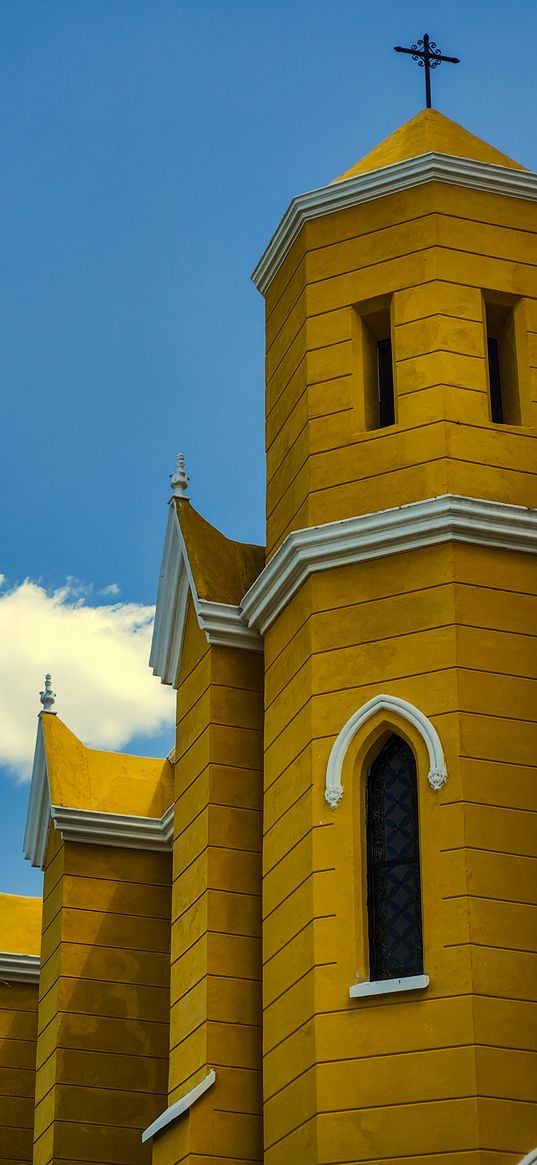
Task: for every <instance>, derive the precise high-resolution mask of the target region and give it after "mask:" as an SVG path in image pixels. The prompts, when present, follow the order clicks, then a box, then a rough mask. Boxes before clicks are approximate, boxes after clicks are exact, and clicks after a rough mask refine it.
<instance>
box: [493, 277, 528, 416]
mask: <svg viewBox="0 0 537 1165" xmlns="http://www.w3.org/2000/svg"><path fill="white" fill-rule="evenodd" d="M489 294H490V295H492V292H490V293H489ZM485 320H486V329H487V355H488V374H489V395H490V419H491V421H493V422H494V424H496V425H502V424H503V425H519V424H520V399H519V383H518V361H517V340H516V327H515V307H514V306H513V304H512V303H510V304H506V303H505V302H504V303H502V302H499V301H497V300H496V298H495V299H494V300H491V301H490V302H489V301H488V300H487V301H486V302H485Z"/></svg>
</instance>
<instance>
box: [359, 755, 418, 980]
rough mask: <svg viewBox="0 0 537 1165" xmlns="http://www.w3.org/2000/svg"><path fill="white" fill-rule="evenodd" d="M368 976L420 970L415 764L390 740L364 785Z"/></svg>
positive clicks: (393, 976) (395, 976)
mask: <svg viewBox="0 0 537 1165" xmlns="http://www.w3.org/2000/svg"><path fill="white" fill-rule="evenodd" d="M366 823H367V905H368V918H369V976H370V979H371V980H379V979H399V978H405V977H407V976H410V975H419V974H421V973H422V971H423V940H422V925H421V887H420V858H419V826H418V790H417V778H416V762H415V760H414V755H413V753H412V750H411V748H409V746H408V744H406V742H405V741H404V740H402V739H401V737H399V736H395V735H394V736H390V738H389V739H388V741H387V743H386V744H385V745H384V747H383V748H382V749H381V751H380V752H379V754H378V756H377V757H376V758H375V760H374V761H373V763H372V765H371V767H370V769H369V772H368V777H367V786H366Z"/></svg>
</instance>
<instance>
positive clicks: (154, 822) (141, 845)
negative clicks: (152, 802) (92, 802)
mask: <svg viewBox="0 0 537 1165" xmlns="http://www.w3.org/2000/svg"><path fill="white" fill-rule="evenodd" d="M50 815H51V818H52V823H53V825H54V828H55V829H57V830H58V831H59V832H60V833H61V836H62V838H63V840H64V841H82V842H86V843H87V844H89V845H112V846H117V847H119V848H120V849H152V850H171V848H172V834H173V806H170V808H169V809H167V810H166V813H164V815H163V816H162V817H136V816H134V814H129V813H96V812H94V811H93V810H91V809H70V808H67V807H65V806H62V805H51V807H50Z"/></svg>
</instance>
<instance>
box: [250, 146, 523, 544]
mask: <svg viewBox="0 0 537 1165" xmlns="http://www.w3.org/2000/svg"><path fill="white" fill-rule="evenodd" d="M431 132H432V131H431ZM301 234H302V235H303V236H304V244H305V246H304V249H303V250H302V252H301V258H300V260H299V267H300V283H297V282H296V281H297V278H298V268H297V270H296V272H295V274H294V275H293V276H292V278H291V279H290V280H289V281H288V282H287V283H286V284H285V286H284V287H283V289H282V290H281V294H280V297H279V298H278V297H277V294H276V289H277V288H279V287H280V286H281V284H277V283H276V281H275V283H274V286H271V287H270V288H269V289H268V292H267V344H268V347H267V549H268V554H269V555H270V554H272V553H273V552H274V550H275V549H276V548H277V546H278V545H279V544H280V543H281V541H282V540H283V539H284V538H285V536H286V534H288V533H289V532H290V531H291V530H293V529H299V528H302V527H304V526H309V525H317V524H319V523H323V522H327V521H333V520H337V519H339V518H345V517H349V516H351V515H353V514H357V513H367V512H371V511H373V510H377V509H383V508H387V507H390V506H396V505H399V504H401V503H404V502H410V501H416V500H418V499H420V498H424V497H430V496H434V495H436V494H440V493H445V492H454V493H459V494H467V495H470V496H479V497H484V498H491V499H494V498H498V499H499V500H505V501H513V502H515V503H517V504H521V505H536V504H537V486H536V481H537V478H536V476H535V471H534V464H535V455H534V452H533V449H534V442H533V437H534V435H535V426H536V423H537V410H536V399H537V387H536V386H537V373H536V372H535V368H536V367H537V342H536V341H535V339H534V337H535V336H536V335H537V330H536V329H537V323H536V319H537V283H536V281H535V275H534V272H535V264H534V262H532V260H531V256H532V254H533V255H535V254H537V243H536V236H535V216H534V210H533V206H532V204H528V203H524V202H523V201H522V200H517V199H514V198H502V197H501V196H499V195H492V194H485V193H483V192H480V191H475V190H465V189H462V188H458V187H454V186H443V185H442V184H440V183H429V184H426V185H424V186H422V187H419V188H417V189H415V190H411V191H402V192H400V193H398V194H394V195H390V196H388V197H385V198H382V199H378V200H376V201H375V202H372V203H370V204H366V205H361V206H357V207H353V208H350V209H348V210H344V211H338V212H336V213H334V214H330V215H324V216H322V217H321V218H320V219H318V220H312V221H310V222H308V223H307V224H306V225H305V227H304V228H303V230H302V232H301ZM288 258H289V256H288ZM295 284H296V286H295ZM491 296H492V299H493V300H494V297H496V298H498V297H499V298H500V299H502V297H503V300H502V302H504V303H505V304H508V305H509V304H510V305H511V308H512V310H513V313H514V319H515V333H514V334H515V338H516V353H517V354H516V360H517V377H518V378H517V387H516V393H517V403H516V409H515V410H514V412H513V415H514V416H516V419H517V424H512V423H510V424H505V425H497V424H494V423H493V422H492V421H491V418H490V403H489V392H488V358H487V353H486V328H485V304H486V302H488V301H489V300H490V298H491ZM379 297H380V300H382V297H384V301H386V302H389V305H390V312H391V336H392V346H393V355H394V374H395V407H396V424H395V425H394V426H391V427H390V428H389V429H386V430H380V429H375V428H368V427H367V424H368V422H367V416H366V415H365V414H364V409H363V404H362V402H363V397H364V392H365V387H364V386H365V383H366V379H367V376H368V375H369V373H367V371H366V369H365V366H364V364H363V357H362V356H361V354H360V346H359V333H358V331H357V326H356V324H357V319H358V318H359V313H360V311H361V310H362V306H363V305H364V304H365V305H366V307H367V305H370V304H373V305H374V304H375V303H377V302H379ZM386 297H387V300H386ZM367 310H369V308H367ZM506 310H507V308H506ZM510 310H511V309H510ZM364 378H366V379H364ZM463 421H464V424H463V423H462V422H463ZM500 450H501V454H500ZM509 469H511V471H512V472H511V473H509V472H508V470H509Z"/></svg>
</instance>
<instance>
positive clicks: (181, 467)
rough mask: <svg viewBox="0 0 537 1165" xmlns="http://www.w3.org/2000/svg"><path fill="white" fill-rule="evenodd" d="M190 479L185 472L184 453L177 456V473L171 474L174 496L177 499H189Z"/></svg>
mask: <svg viewBox="0 0 537 1165" xmlns="http://www.w3.org/2000/svg"><path fill="white" fill-rule="evenodd" d="M189 481H190V478H189V476H188V474H187V473H186V472H185V455H184V453H178V454H177V468H176V470H175V473H170V485H171V487H172V493H173V496H174V497H176V498H188V494H187V492H186V491H187V489H188V483H189Z"/></svg>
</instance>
